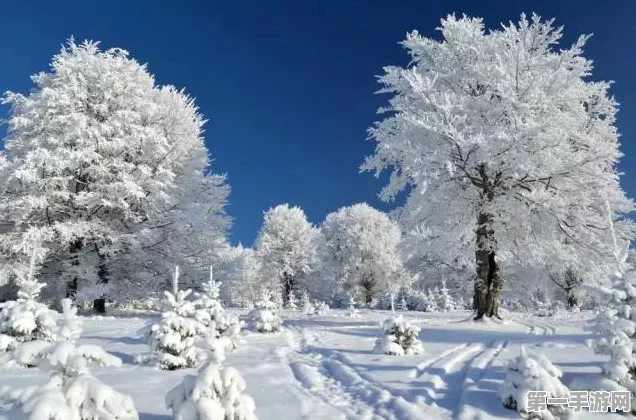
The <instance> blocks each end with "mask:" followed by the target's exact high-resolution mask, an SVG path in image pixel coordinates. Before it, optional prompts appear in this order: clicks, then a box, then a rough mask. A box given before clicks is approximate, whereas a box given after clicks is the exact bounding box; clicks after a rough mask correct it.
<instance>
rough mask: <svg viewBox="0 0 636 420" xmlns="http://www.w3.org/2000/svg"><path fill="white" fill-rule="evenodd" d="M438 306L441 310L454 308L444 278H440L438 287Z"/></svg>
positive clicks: (453, 301)
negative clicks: (440, 282)
mask: <svg viewBox="0 0 636 420" xmlns="http://www.w3.org/2000/svg"><path fill="white" fill-rule="evenodd" d="M437 299H438V306H439V309H440V310H441V311H443V312H448V311H454V310H455V309H457V308H456V304H455V300H454V299H453V297H452V296H451V295H450V293H449V292H448V289H447V288H446V280H442V288H441V289H439V294H438V297H437Z"/></svg>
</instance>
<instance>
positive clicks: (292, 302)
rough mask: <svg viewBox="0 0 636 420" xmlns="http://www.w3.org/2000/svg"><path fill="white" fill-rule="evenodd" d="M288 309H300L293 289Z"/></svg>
mask: <svg viewBox="0 0 636 420" xmlns="http://www.w3.org/2000/svg"><path fill="white" fill-rule="evenodd" d="M286 309H289V310H290V311H295V310H297V309H298V304H297V303H296V293H294V291H293V290H292V291H291V292H289V297H288V298H287V307H286Z"/></svg>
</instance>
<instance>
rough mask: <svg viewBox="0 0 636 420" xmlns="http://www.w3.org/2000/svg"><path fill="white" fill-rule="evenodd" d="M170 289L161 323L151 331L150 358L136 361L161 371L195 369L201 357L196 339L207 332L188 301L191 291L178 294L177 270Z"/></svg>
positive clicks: (163, 304)
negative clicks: (153, 366)
mask: <svg viewBox="0 0 636 420" xmlns="http://www.w3.org/2000/svg"><path fill="white" fill-rule="evenodd" d="M172 289H173V290H172V293H170V292H168V291H166V292H164V295H165V298H164V300H163V301H162V302H161V306H162V311H163V312H162V314H161V321H160V322H159V323H158V324H154V325H152V326H151V327H150V336H149V345H150V355H149V356H148V357H147V358H146V357H142V358H140V359H139V361H141V362H147V361H152V362H155V363H157V365H158V366H159V368H160V369H163V370H175V369H183V368H188V367H194V366H196V365H197V364H198V362H199V359H200V353H201V352H200V348H198V347H197V345H196V344H197V343H196V342H197V339H199V338H202V337H206V336H207V335H209V331H208V328H206V326H205V325H204V324H203V323H201V322H200V321H199V320H198V319H197V317H196V315H197V310H196V306H195V302H192V301H189V300H188V296H190V294H191V293H192V290H191V289H188V290H179V267H178V266H177V267H176V269H175V273H174V277H173V286H172Z"/></svg>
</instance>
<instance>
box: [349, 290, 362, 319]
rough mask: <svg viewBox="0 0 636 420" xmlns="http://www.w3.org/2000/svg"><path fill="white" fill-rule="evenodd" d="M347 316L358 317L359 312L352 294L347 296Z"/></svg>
mask: <svg viewBox="0 0 636 420" xmlns="http://www.w3.org/2000/svg"><path fill="white" fill-rule="evenodd" d="M347 316H348V317H350V318H359V317H360V312H359V311H358V309H357V308H356V299H355V298H354V297H353V295H350V296H349V308H348V309H347Z"/></svg>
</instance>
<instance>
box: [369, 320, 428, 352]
mask: <svg viewBox="0 0 636 420" xmlns="http://www.w3.org/2000/svg"><path fill="white" fill-rule="evenodd" d="M419 333H420V327H418V326H417V325H413V324H411V323H410V322H408V321H406V320H405V319H404V318H402V315H398V316H396V317H393V318H389V319H387V320H385V321H384V322H383V323H382V337H381V338H379V339H378V340H377V341H376V343H375V351H376V352H378V353H384V354H390V355H393V356H404V355H407V356H408V355H415V354H420V353H422V352H423V351H424V349H423V347H422V342H421V341H420V340H419V338H418V336H419Z"/></svg>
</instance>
